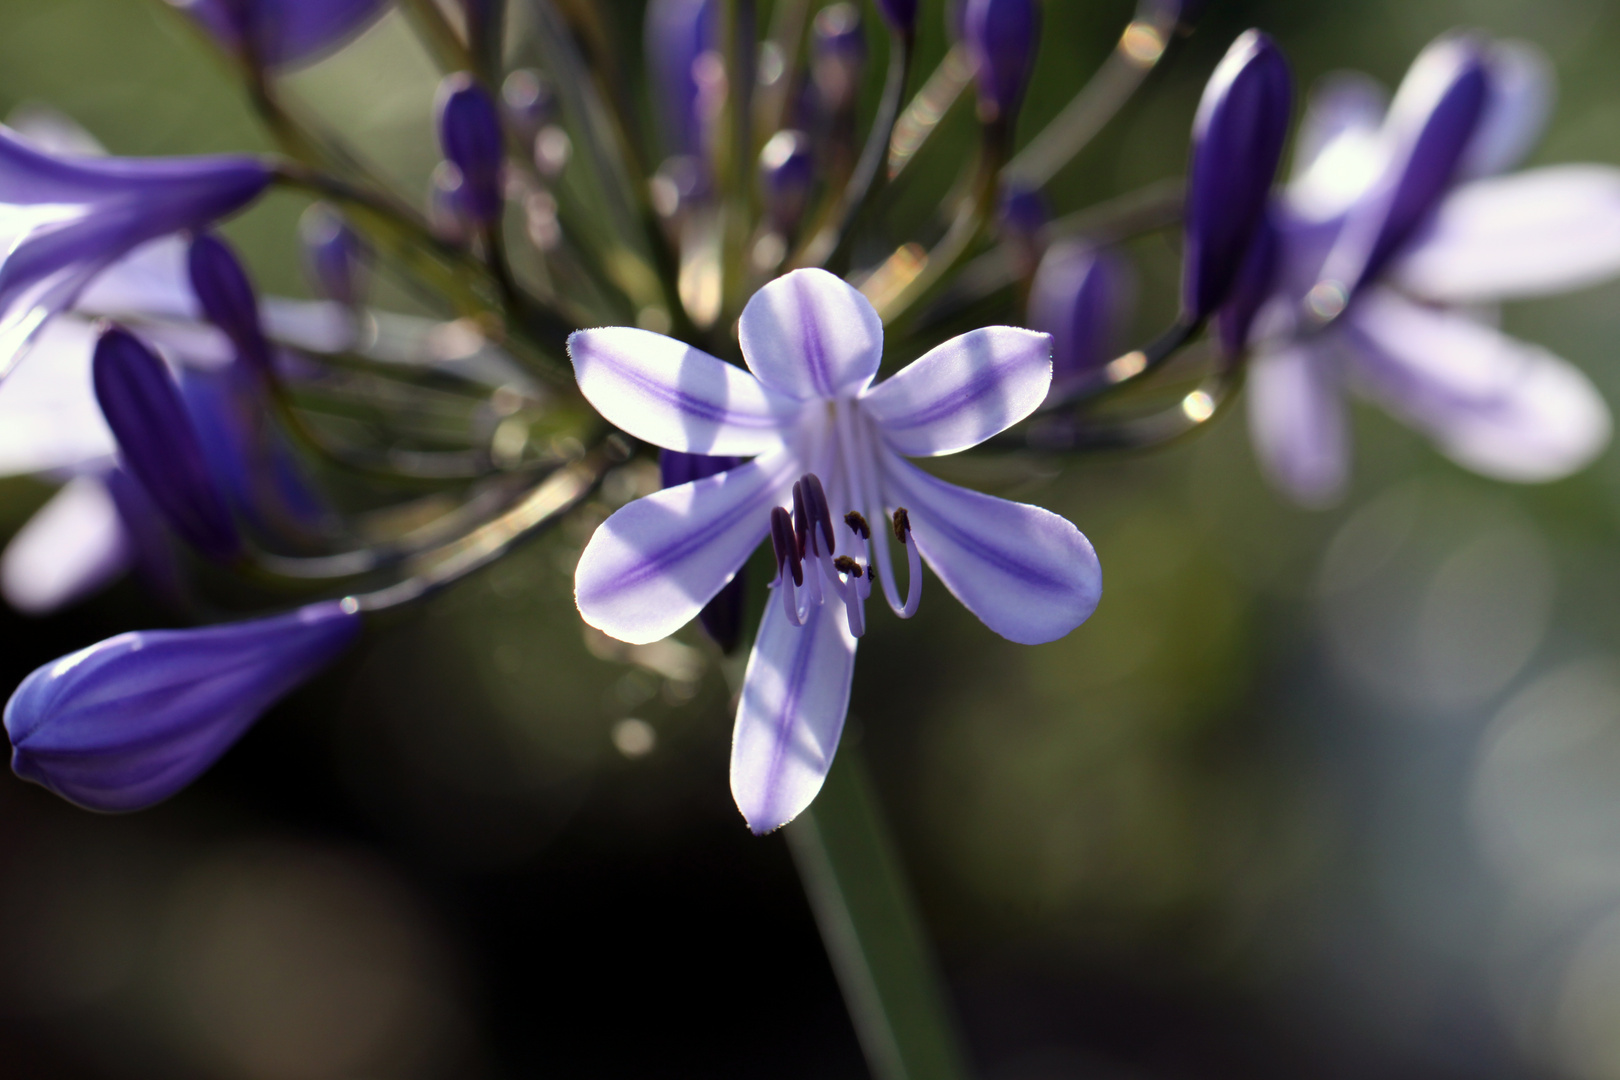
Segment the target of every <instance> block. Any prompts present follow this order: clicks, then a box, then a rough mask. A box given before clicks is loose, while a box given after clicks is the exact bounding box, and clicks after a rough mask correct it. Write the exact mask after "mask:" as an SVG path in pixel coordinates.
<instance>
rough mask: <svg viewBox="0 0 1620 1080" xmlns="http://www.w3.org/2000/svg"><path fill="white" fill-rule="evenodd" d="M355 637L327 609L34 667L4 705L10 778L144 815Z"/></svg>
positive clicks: (127, 642) (354, 625) (345, 620)
mask: <svg viewBox="0 0 1620 1080" xmlns="http://www.w3.org/2000/svg"><path fill="white" fill-rule="evenodd" d="M351 606H352V605H351ZM359 630H360V616H359V615H357V614H355V613H354V612H353V611H351V610H350V609H349V608H348V607H345V605H344V604H343V603H340V602H337V601H329V602H326V603H320V604H311V605H309V606H308V607H304V608H300V609H299V610H297V611H294V612H291V613H289V614H286V615H278V616H274V617H272V618H268V619H255V620H253V621H251V622H239V623H226V624H223V625H220V626H207V627H202V628H200V629H195V630H136V631H132V632H130V633H127V634H119V635H118V636H117V637H114V638H108V639H107V640H106V641H103V642H100V643H98V644H95V645H92V646H90V647H89V648H87V649H81V650H79V651H78V652H76V653H71V654H69V655H68V656H64V657H62V658H61V659H60V660H57V661H54V662H53V663H49V664H46V665H45V666H44V667H42V668H39V669H37V670H36V671H34V672H33V673H32V674H31V675H29V676H28V677H27V678H26V679H24V680H23V681H22V685H20V686H18V687H17V691H16V693H14V694H12V695H11V700H10V701H9V702H7V703H6V711H5V725H6V733H7V735H9V736H10V738H11V746H12V751H11V768H12V770H13V771H14V772H15V773H16V774H17V775H18V776H20V777H22V778H23V779H25V780H31V781H33V782H34V783H36V784H40V785H42V786H44V787H46V788H49V789H50V790H51V791H54V792H56V794H58V795H60V796H62V797H63V798H64V799H67V800H68V801H70V802H74V803H77V804H78V805H80V806H83V807H86V808H88V809H91V810H103V811H122V810H139V809H141V808H142V807H146V806H150V805H152V804H153V803H156V802H160V801H162V800H163V799H166V798H168V797H169V796H170V795H173V794H174V793H175V792H177V791H179V790H180V789H181V788H183V787H185V786H186V785H187V784H189V783H190V782H191V781H192V780H194V779H196V778H197V777H198V776H199V775H200V774H201V773H202V772H203V771H204V770H206V769H207V768H208V767H209V766H210V765H212V764H213V763H214V762H215V761H217V760H219V758H220V756H221V755H223V754H224V753H225V751H226V750H228V749H229V748H230V746H231V744H232V743H234V742H236V740H237V739H239V738H241V736H242V734H243V733H244V732H245V731H247V729H248V728H249V727H250V726H251V725H252V724H253V722H254V721H255V720H257V719H258V718H259V717H260V716H261V715H263V714H264V712H265V710H266V709H268V708H269V707H270V706H271V705H273V704H275V703H276V701H277V700H279V699H280V698H281V697H282V696H284V695H285V694H287V693H288V692H289V691H290V690H292V689H293V688H294V687H296V686H298V685H299V684H300V683H302V682H304V681H305V680H307V679H309V678H310V677H312V676H313V675H314V674H315V673H316V672H318V671H320V670H321V668H323V667H325V666H326V665H327V664H328V663H330V662H331V661H332V660H333V659H335V658H336V657H337V656H338V654H340V653H341V652H343V650H344V649H346V648H347V647H348V646H349V645H350V643H351V642H353V641H354V639H355V636H356V635H357V634H358V632H359Z"/></svg>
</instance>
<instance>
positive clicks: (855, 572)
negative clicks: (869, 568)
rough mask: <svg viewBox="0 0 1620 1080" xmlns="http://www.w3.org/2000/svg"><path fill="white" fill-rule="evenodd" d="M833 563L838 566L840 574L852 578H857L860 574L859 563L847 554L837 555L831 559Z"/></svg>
mask: <svg viewBox="0 0 1620 1080" xmlns="http://www.w3.org/2000/svg"><path fill="white" fill-rule="evenodd" d="M833 565H834V566H836V567H838V572H839V573H840V574H848V575H849V576H850V577H853V578H858V577H860V576H861V564H860V563H858V562H856V561H855V560H854V559H852V558H850V557H849V556H848V555H840V556H838V558H836V559H834V560H833Z"/></svg>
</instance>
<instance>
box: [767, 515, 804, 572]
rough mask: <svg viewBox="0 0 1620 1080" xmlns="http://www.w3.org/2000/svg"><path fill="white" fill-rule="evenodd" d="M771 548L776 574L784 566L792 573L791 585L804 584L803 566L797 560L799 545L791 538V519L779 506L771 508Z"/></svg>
mask: <svg viewBox="0 0 1620 1080" xmlns="http://www.w3.org/2000/svg"><path fill="white" fill-rule="evenodd" d="M771 547H772V548H773V549H774V550H775V551H776V572H777V573H778V574H780V573H781V572H782V567H784V566H786V567H788V568H789V569H790V570H792V571H793V584H795V585H803V584H804V566H803V564H802V563H801V562H800V560H799V545H798V543H797V542H796V541H795V539H794V536H793V519H792V518H790V517H788V512H787V511H786V510H784V509H782V508H781V507H780V506H773V507H771Z"/></svg>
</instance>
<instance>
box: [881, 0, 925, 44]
mask: <svg viewBox="0 0 1620 1080" xmlns="http://www.w3.org/2000/svg"><path fill="white" fill-rule="evenodd" d="M877 7H878V10H879V11H881V12H882V13H883V18H884V20H885V21H887V22H888V24H889V25H890V26H892V27H894V29H895V32H896V33H898V34H901V35H902V36H905V37H910V36H911V35H912V34H913V33H915V32H916V30H917V0H877Z"/></svg>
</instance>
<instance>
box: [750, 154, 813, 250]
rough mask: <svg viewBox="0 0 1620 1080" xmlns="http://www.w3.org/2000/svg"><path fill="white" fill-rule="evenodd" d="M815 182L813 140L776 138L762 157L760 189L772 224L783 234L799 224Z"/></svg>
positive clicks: (760, 156)
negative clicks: (811, 144) (811, 141)
mask: <svg viewBox="0 0 1620 1080" xmlns="http://www.w3.org/2000/svg"><path fill="white" fill-rule="evenodd" d="M815 181H816V162H815V158H814V156H813V155H812V154H811V148H810V136H808V135H806V134H805V133H804V132H802V131H778V132H777V133H776V134H775V135H772V136H771V138H770V141H769V142H767V143H766V144H765V148H764V149H763V150H761V151H760V153H759V186H760V190H761V192H762V193H763V195H764V202H765V213H766V214H767V215H769V217H770V219H771V224H772V225H774V226H775V227H776V228H777V229H779V230H781V231H782V232H786V231H787V230H789V229H791V228H792V227H793V226H794V225H795V224H797V222H798V220H799V216H800V215H801V214H803V213H804V208H805V206H806V204H808V203H809V201H810V189H811V187H812V186H813V185H814V184H815Z"/></svg>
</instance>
